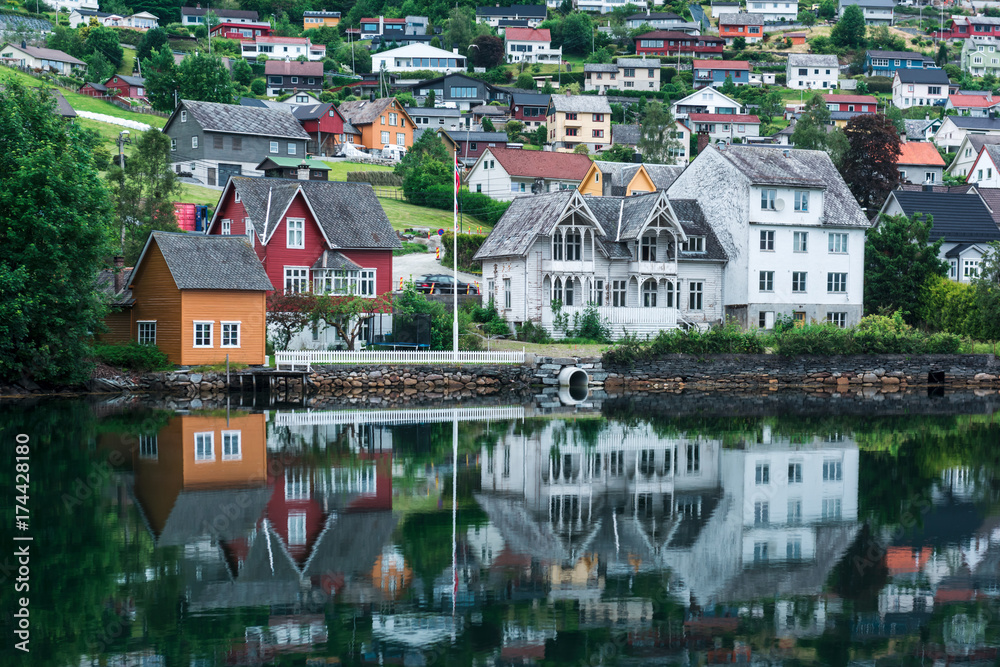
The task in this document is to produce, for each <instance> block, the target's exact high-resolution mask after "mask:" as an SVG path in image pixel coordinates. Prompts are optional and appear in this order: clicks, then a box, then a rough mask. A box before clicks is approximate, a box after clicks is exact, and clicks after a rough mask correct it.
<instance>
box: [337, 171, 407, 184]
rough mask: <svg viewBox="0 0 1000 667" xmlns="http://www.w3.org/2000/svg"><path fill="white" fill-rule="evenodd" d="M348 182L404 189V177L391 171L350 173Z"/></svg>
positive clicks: (348, 173)
mask: <svg viewBox="0 0 1000 667" xmlns="http://www.w3.org/2000/svg"><path fill="white" fill-rule="evenodd" d="M347 180H348V182H350V183H371V184H372V185H381V186H386V187H394V188H401V187H403V177H402V176H397V175H396V174H394V173H392V172H391V171H349V172H347Z"/></svg>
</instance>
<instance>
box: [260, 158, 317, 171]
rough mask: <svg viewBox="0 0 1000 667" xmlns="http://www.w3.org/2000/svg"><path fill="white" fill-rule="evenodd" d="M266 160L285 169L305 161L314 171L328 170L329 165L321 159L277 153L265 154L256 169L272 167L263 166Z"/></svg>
mask: <svg viewBox="0 0 1000 667" xmlns="http://www.w3.org/2000/svg"><path fill="white" fill-rule="evenodd" d="M268 162H271V163H273V164H274V166H275V167H284V168H286V169H292V168H297V167H298V166H299V165H301V164H302V163H303V162H305V163H306V164H307V165H308V166H309V168H310V169H312V170H314V171H330V165H328V164H327V163H326V162H323V161H322V160H312V159H308V158H301V157H299V158H294V157H285V156H279V155H269V156H267V157H266V158H264V159H263V160H261V162H260V164H258V165H257V169H258V170H262V169H273V168H274V167H265V166H264V165H266V164H267V163H268Z"/></svg>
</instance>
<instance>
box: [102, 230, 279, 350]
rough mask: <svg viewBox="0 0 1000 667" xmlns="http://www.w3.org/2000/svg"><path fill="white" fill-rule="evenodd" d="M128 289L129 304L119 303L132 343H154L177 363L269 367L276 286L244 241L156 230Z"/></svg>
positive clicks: (120, 317) (119, 317) (120, 325)
mask: <svg viewBox="0 0 1000 667" xmlns="http://www.w3.org/2000/svg"><path fill="white" fill-rule="evenodd" d="M125 288H126V289H127V290H131V299H130V301H131V304H130V305H129V304H128V301H126V300H123V299H121V298H120V297H119V298H118V300H117V303H118V304H119V308H120V310H119V313H124V312H127V313H128V331H129V336H128V340H135V341H138V342H140V343H148V344H154V345H156V346H157V347H159V348H160V349H161V350H163V351H164V352H165V353H166V354H167V357H168V358H169V360H170V362H171V363H174V364H180V365H183V366H190V365H201V364H219V363H223V362H224V361H225V360H226V356H227V355H228V357H229V361H230V362H232V363H244V364H263V363H264V362H265V351H264V345H265V339H266V304H265V295H266V293H267V292H270V291H272V290H274V287H273V286H272V285H271V281H270V280H268V278H267V274H266V273H265V272H264V269H263V267H262V266H261V264H260V260H259V259H257V255H256V253H254V251H253V249H252V248H251V247H250V243H249V242H248V241H247V239H246V237H244V236H218V235H213V236H204V235H201V234H183V233H182V234H178V233H169V232H153V233H152V234H150V236H149V240H147V241H146V246H145V247H144V248H143V249H142V254H141V255H140V256H139V260H138V261H137V262H136V264H135V268H134V269H133V270H132V273H131V274H130V275H129V278H128V281H127V282H126V284H125ZM112 317H113V318H117V320H124V315H121V314H119V315H114V314H113V315H112ZM106 323H107V324H108V326H109V329H113V330H118V331H120V330H121V329H122V328H123V327H124V323H123V322H121V321H115V320H108V321H106Z"/></svg>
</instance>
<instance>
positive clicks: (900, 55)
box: [868, 49, 934, 62]
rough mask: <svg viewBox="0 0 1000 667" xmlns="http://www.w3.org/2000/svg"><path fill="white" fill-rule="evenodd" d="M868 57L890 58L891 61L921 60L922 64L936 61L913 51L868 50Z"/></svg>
mask: <svg viewBox="0 0 1000 667" xmlns="http://www.w3.org/2000/svg"><path fill="white" fill-rule="evenodd" d="M868 55H869V56H871V57H872V58H888V59H890V60H919V61H921V62H924V61H933V60H934V59H933V58H931V57H929V56H925V55H924V54H922V53H914V52H913V51H879V50H878V49H875V50H872V49H868Z"/></svg>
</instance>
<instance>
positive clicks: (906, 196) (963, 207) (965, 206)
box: [890, 190, 1000, 243]
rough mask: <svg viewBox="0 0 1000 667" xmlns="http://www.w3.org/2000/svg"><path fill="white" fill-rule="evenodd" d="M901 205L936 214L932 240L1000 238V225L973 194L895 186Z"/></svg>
mask: <svg viewBox="0 0 1000 667" xmlns="http://www.w3.org/2000/svg"><path fill="white" fill-rule="evenodd" d="M890 196H891V197H895V199H896V201H897V202H898V203H899V205H900V207H901V208H902V209H903V211H904V212H905V213H906V214H907V215H913V214H914V213H924V214H927V215H931V216H934V221H933V227H931V233H930V237H929V238H930V240H931V241H936V240H938V239H939V238H944V240H945V241H947V242H949V243H982V242H988V241H1000V228H998V227H997V223H996V222H995V221H994V220H993V216H992V215H991V214H990V210H989V209H988V208H987V207H986V204H985V203H983V200H982V199H980V198H979V197H976V196H974V195H969V194H952V193H939V192H923V191H920V192H912V191H906V190H894V191H893V192H892V193H891V194H890Z"/></svg>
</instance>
